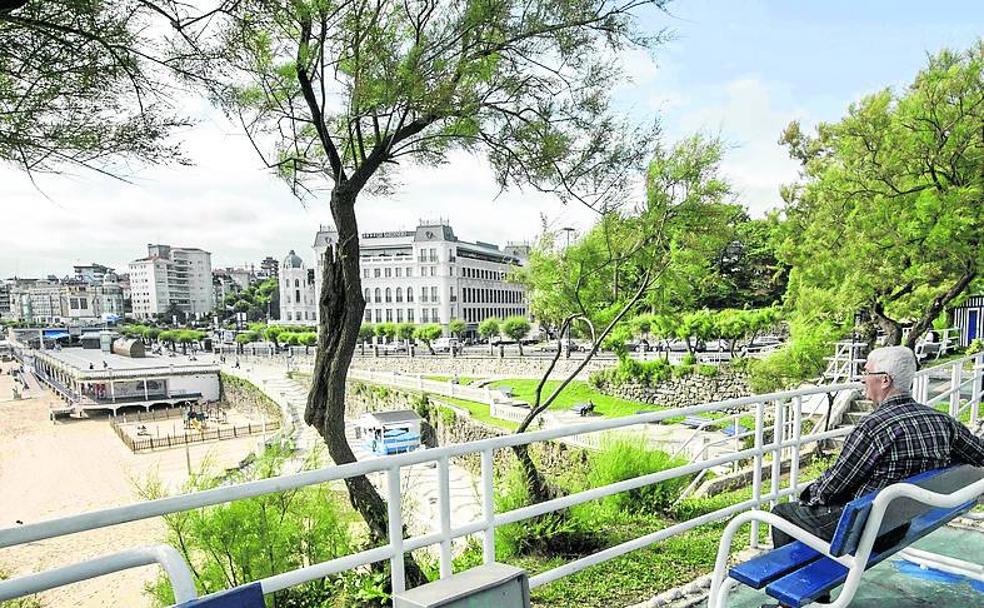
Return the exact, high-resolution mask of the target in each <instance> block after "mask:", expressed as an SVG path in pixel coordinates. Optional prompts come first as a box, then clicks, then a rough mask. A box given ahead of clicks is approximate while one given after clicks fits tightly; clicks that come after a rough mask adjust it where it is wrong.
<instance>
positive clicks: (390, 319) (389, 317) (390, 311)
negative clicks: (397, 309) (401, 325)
mask: <svg viewBox="0 0 984 608" xmlns="http://www.w3.org/2000/svg"><path fill="white" fill-rule="evenodd" d="M386 322H387V323H392V322H393V309H392V308H387V309H386Z"/></svg>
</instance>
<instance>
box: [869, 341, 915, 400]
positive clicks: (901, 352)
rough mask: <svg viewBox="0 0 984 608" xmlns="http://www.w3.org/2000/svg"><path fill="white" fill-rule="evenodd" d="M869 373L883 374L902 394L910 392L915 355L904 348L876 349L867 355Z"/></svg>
mask: <svg viewBox="0 0 984 608" xmlns="http://www.w3.org/2000/svg"><path fill="white" fill-rule="evenodd" d="M868 361H870V362H871V367H872V368H873V369H872V370H871V371H874V372H885V373H886V374H888V376H889V377H890V378H891V379H892V385H893V386H894V387H895V388H896V389H897V390H900V391H902V392H904V393H908V392H909V391H911V390H912V380H913V378H915V376H916V355H915V353H913V352H912V349H910V348H907V347H905V346H886V347H884V348H876V349H875V350H873V351H871V352H870V353H869V354H868Z"/></svg>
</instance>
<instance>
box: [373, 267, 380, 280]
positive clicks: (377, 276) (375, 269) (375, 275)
mask: <svg viewBox="0 0 984 608" xmlns="http://www.w3.org/2000/svg"><path fill="white" fill-rule="evenodd" d="M372 276H373V277H374V278H377V279H378V278H379V269H378V268H373V269H372Z"/></svg>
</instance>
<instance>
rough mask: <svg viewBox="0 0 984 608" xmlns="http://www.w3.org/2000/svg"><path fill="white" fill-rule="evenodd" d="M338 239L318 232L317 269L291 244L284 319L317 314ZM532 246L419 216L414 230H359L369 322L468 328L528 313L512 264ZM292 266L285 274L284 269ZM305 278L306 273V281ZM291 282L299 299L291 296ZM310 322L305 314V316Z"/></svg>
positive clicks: (284, 285)
mask: <svg viewBox="0 0 984 608" xmlns="http://www.w3.org/2000/svg"><path fill="white" fill-rule="evenodd" d="M337 242H338V235H337V233H336V232H335V231H334V230H331V229H329V228H325V227H322V228H321V229H320V230H319V231H318V234H317V235H316V237H315V243H314V247H313V249H314V253H315V256H316V260H317V262H316V265H315V268H314V272H311V271H310V269H306V268H305V267H304V263H303V261H302V260H300V258H299V257H298V256H297V255H296V254H294V252H293V251H292V252H291V253H290V255H288V256H287V257H286V258H285V259H284V261H283V263H281V266H280V274H281V278H280V284H281V290H282V295H281V319H282V320H288V317H286V316H285V314H287V313H290V314H291V316H292V317H293V318H294V319H296V318H297V315H300V316H301V319H305V320H306V319H311V320H313V321H314V322H316V321H317V302H318V298H319V297H320V287H321V285H320V283H321V281H320V277H321V276H322V269H323V264H324V261H323V260H324V253H325V250H326V249H327V248H328V247H329V246H334V245H335V244H337ZM528 254H529V249H528V247H527V246H526V245H515V244H510V245H507V246H506V247H504V248H502V249H500V248H499V247H498V246H497V245H493V244H491V243H483V242H481V241H477V242H474V243H473V242H468V241H463V240H460V239H459V238H458V237H457V236H456V235H455V233H454V230H453V229H452V228H451V226H450V225H449V224H448V223H447V222H445V221H437V222H421V223H420V225H419V226H417V228H416V229H415V230H406V231H392V232H378V233H366V234H363V235H362V236H361V238H360V250H359V257H360V266H361V268H360V271H361V273H362V287H363V296H364V297H365V300H366V310H365V317H364V322H365V323H415V324H427V323H436V324H439V325H443V326H445V327H447V325H448V323H450V322H451V320H453V319H461V320H463V321H465V322H466V323H467V324H468V328H469V330H470V331H474V330H475V329H477V327H478V324H479V323H481V322H482V321H483V320H485V319H487V318H489V317H497V318H505V317H508V316H511V315H521V316H528V314H529V312H528V306H527V303H526V294H525V291H524V289H523V287H522V286H521V285H519V284H517V283H513V282H512V281H510V280H509V277H510V272H511V271H512V270H514V269H515V268H516V267H518V266H520V265H522V264H523V263H524V262H525V260H526V258H527V256H528ZM288 272H290V273H292V274H291V277H290V279H288V280H286V282H285V279H287V277H286V273H288ZM305 278H307V280H306V281H305ZM288 289H289V290H290V296H291V299H292V301H293V307H291V308H288V306H290V305H289V304H288V303H286V302H285V298H284V295H286V293H287V290H288ZM300 322H304V321H300Z"/></svg>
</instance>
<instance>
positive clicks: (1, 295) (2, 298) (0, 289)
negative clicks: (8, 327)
mask: <svg viewBox="0 0 984 608" xmlns="http://www.w3.org/2000/svg"><path fill="white" fill-rule="evenodd" d="M9 318H11V316H10V284H9V283H8V282H7V281H0V319H9Z"/></svg>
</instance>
